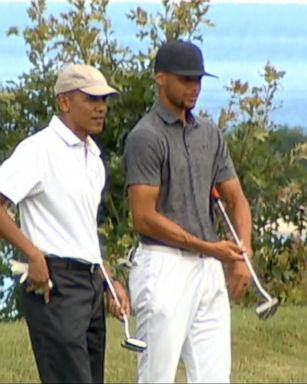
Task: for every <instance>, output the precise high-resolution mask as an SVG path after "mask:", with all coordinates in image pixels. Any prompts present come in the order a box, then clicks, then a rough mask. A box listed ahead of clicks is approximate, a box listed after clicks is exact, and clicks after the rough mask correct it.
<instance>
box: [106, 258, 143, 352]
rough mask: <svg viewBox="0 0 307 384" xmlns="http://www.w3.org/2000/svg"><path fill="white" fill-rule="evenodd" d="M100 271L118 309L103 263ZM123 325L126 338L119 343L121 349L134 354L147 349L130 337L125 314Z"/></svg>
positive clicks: (113, 290) (114, 293)
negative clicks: (128, 350)
mask: <svg viewBox="0 0 307 384" xmlns="http://www.w3.org/2000/svg"><path fill="white" fill-rule="evenodd" d="M101 270H102V273H103V275H104V277H105V279H106V282H107V284H108V287H109V289H110V291H111V294H112V296H113V298H114V300H115V302H116V304H117V305H118V307H120V302H119V300H118V297H117V295H116V292H115V289H114V287H113V284H112V282H111V280H110V278H109V276H108V274H107V271H106V270H105V267H104V265H103V263H101ZM124 325H125V335H126V338H125V339H124V340H123V341H122V343H121V345H122V347H124V348H127V349H130V350H132V351H135V352H143V351H144V350H145V349H146V348H147V345H146V343H145V342H144V341H142V340H139V339H137V338H135V337H131V336H130V332H129V325H128V318H127V316H126V314H124Z"/></svg>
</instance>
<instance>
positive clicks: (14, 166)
mask: <svg viewBox="0 0 307 384" xmlns="http://www.w3.org/2000/svg"><path fill="white" fill-rule="evenodd" d="M116 93H118V92H117V91H116V90H115V89H113V88H112V87H110V86H109V85H108V84H107V82H106V80H105V78H104V76H103V74H102V73H101V72H100V71H98V70H97V69H96V68H94V67H92V66H89V65H83V64H76V65H71V66H68V67H66V68H65V69H64V70H63V71H61V72H60V73H59V75H58V78H57V81H56V84H55V95H56V100H57V104H58V107H59V110H60V116H59V117H57V116H53V117H52V119H51V121H50V122H49V125H48V126H47V127H46V128H45V129H43V130H41V131H40V132H38V133H36V134H34V135H32V136H31V137H29V138H27V139H25V140H24V141H22V142H21V143H20V144H19V145H18V146H17V148H16V149H15V151H14V152H13V154H12V155H11V157H9V158H8V159H7V160H6V161H5V162H4V163H3V164H2V165H1V167H0V236H1V237H2V238H4V239H6V240H7V241H8V242H10V243H11V244H13V245H14V246H15V247H17V248H18V249H19V250H20V251H21V252H22V253H23V254H24V255H25V256H26V257H27V259H28V268H29V269H28V280H27V282H26V283H25V284H23V285H22V293H23V303H24V310H25V315H26V320H27V324H28V328H29V333H30V338H31V342H32V347H33V352H34V355H35V359H36V363H37V367H38V371H39V375H40V378H41V381H42V382H43V383H101V382H103V364H104V350H105V317H104V306H103V280H102V276H101V269H100V265H101V262H102V259H101V255H100V246H99V241H98V234H97V221H96V220H97V209H98V205H99V202H100V198H101V192H102V190H103V188H104V185H105V175H106V172H105V167H104V165H103V163H102V161H101V159H100V157H99V154H100V151H99V149H98V147H97V146H96V145H95V143H94V141H93V140H92V139H91V137H90V135H94V134H98V133H101V132H102V129H103V122H104V119H105V115H106V112H107V104H106V102H107V99H108V97H109V96H111V95H114V94H116ZM8 201H11V202H13V203H14V204H16V205H19V212H20V222H21V229H19V228H18V227H17V226H16V224H15V223H14V221H13V220H12V219H11V218H10V217H9V215H8V214H7V212H6V209H5V208H6V203H7V202H8ZM49 279H51V280H52V283H53V288H52V290H50V287H49V285H48V280H49ZM114 288H115V289H116V291H117V294H118V296H119V299H120V302H121V304H122V307H121V308H117V307H116V306H115V305H114V302H112V300H111V298H110V297H109V304H110V307H111V308H112V313H113V314H114V315H116V316H117V317H119V318H121V317H122V314H123V312H125V313H126V314H127V315H129V301H128V297H127V295H126V293H125V291H124V289H123V287H122V286H121V285H120V284H119V283H118V282H114ZM39 289H40V290H43V296H42V295H38V294H36V293H37V290H39Z"/></svg>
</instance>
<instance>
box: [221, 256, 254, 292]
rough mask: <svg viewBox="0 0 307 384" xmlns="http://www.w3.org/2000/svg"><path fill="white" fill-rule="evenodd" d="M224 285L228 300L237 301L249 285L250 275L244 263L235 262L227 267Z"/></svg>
mask: <svg viewBox="0 0 307 384" xmlns="http://www.w3.org/2000/svg"><path fill="white" fill-rule="evenodd" d="M226 284H227V288H228V294H229V297H230V299H232V300H238V299H240V298H241V297H242V296H243V294H244V293H245V291H246V289H247V288H248V287H249V286H250V284H251V274H250V272H249V269H248V267H247V265H246V263H245V262H244V261H235V262H233V263H230V264H228V265H227V271H226Z"/></svg>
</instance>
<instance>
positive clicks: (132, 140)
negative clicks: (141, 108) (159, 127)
mask: <svg viewBox="0 0 307 384" xmlns="http://www.w3.org/2000/svg"><path fill="white" fill-rule="evenodd" d="M161 152H162V151H161V145H159V142H158V139H157V136H156V135H155V134H154V133H153V132H150V131H146V130H136V131H132V132H131V133H130V134H129V135H128V137H127V140H126V144H125V151H124V156H123V166H124V169H125V173H126V182H125V185H126V187H128V186H129V185H133V184H143V185H160V183H161V161H162V160H161V158H162V154H161Z"/></svg>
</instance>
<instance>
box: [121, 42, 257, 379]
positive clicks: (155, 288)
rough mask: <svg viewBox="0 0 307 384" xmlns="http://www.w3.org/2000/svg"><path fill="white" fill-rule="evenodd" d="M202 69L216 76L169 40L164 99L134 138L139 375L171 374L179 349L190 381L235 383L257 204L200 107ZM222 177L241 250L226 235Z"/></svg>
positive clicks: (160, 56) (195, 54)
mask: <svg viewBox="0 0 307 384" xmlns="http://www.w3.org/2000/svg"><path fill="white" fill-rule="evenodd" d="M203 76H212V75H210V74H209V73H207V72H206V71H205V68H204V63H203V57H202V53H201V51H200V49H199V48H198V47H197V46H195V45H194V44H192V43H191V42H186V41H181V40H178V41H172V42H168V43H166V44H164V45H163V46H162V47H161V48H160V49H159V51H158V53H157V56H156V59H155V81H156V85H157V90H158V98H157V100H156V102H155V103H154V105H153V106H152V108H151V110H150V111H149V113H147V114H146V115H145V116H143V118H142V119H141V120H140V121H139V122H138V124H137V125H136V126H135V128H134V129H133V130H132V131H131V132H130V134H129V136H128V138H127V141H126V147H125V153H124V165H125V169H126V185H127V188H128V195H129V201H130V205H131V210H132V217H133V224H134V228H135V230H136V231H137V232H138V233H139V235H140V243H139V245H138V247H137V249H136V251H135V254H134V257H133V266H132V269H131V272H130V276H129V284H130V294H131V304H132V307H133V309H134V310H135V313H136V318H137V333H138V337H140V338H141V339H143V340H144V341H145V342H146V343H147V345H148V348H147V350H146V351H144V352H143V353H142V354H141V355H140V356H139V360H138V381H139V382H140V383H170V382H173V381H174V378H175V373H176V369H177V365H178V361H179V359H180V357H181V358H182V360H183V362H184V365H185V369H186V374H187V380H188V382H189V383H226V382H228V381H229V377H230V365H231V350H230V349H231V348H230V308H229V299H228V292H229V294H230V296H231V297H233V298H239V297H240V296H241V295H242V293H243V292H244V290H245V289H246V287H247V286H248V284H249V282H250V274H249V272H248V269H247V267H246V265H245V263H244V261H243V258H242V250H243V249H244V250H246V251H247V252H248V254H249V255H250V256H251V255H252V250H251V245H250V238H251V216H250V210H249V205H248V203H247V200H246V198H245V196H244V194H243V192H242V189H241V185H240V182H239V180H238V177H237V175H236V172H235V168H234V166H233V163H232V161H231V158H230V156H229V153H228V149H227V145H226V143H225V141H224V139H223V136H222V134H221V132H220V131H219V129H218V128H217V127H216V126H215V125H214V124H213V123H212V122H211V121H209V120H207V119H201V118H199V117H196V116H194V115H193V113H192V109H193V108H194V106H195V104H196V101H197V98H198V95H199V92H200V89H201V79H202V77H203ZM214 185H215V186H216V187H217V190H218V191H219V193H220V194H221V196H222V197H223V198H224V199H225V202H226V203H227V208H228V212H229V214H230V216H231V218H232V220H233V222H234V225H235V227H236V229H237V231H238V233H239V235H240V238H241V239H242V248H239V247H237V246H236V245H235V244H233V243H232V242H230V241H226V240H222V241H219V240H218V237H217V234H216V232H215V229H214V223H213V217H212V206H211V199H210V191H211V188H212V187H213V186H214ZM223 263H225V264H227V285H226V283H225V277H224V273H223V268H222V264H223ZM227 288H228V292H227Z"/></svg>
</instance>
